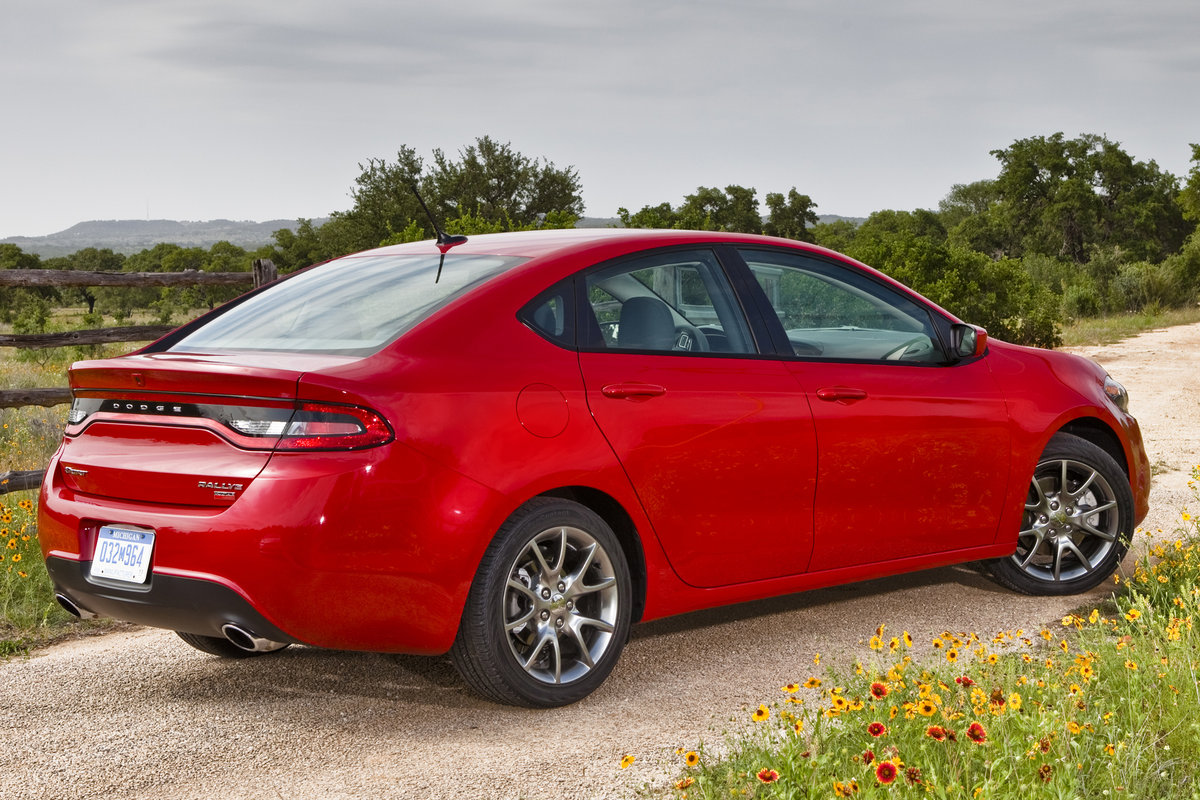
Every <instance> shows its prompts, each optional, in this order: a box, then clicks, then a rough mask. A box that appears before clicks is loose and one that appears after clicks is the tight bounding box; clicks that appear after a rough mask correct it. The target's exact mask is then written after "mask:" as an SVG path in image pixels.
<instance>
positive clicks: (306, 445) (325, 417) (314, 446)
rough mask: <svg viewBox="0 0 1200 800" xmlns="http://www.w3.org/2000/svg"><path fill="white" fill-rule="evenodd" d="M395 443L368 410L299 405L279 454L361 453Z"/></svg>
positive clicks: (376, 415) (280, 445) (388, 430)
mask: <svg viewBox="0 0 1200 800" xmlns="http://www.w3.org/2000/svg"><path fill="white" fill-rule="evenodd" d="M391 440H392V429H391V428H389V427H388V424H387V423H386V422H384V421H383V417H381V416H379V415H378V414H376V413H375V412H374V411H371V410H370V409H367V408H360V407H358V406H335V405H324V404H321V403H300V405H299V406H298V407H297V409H296V411H295V413H293V414H292V418H291V420H289V421H288V423H287V427H286V428H285V429H284V431H283V434H282V435H281V436H280V437H279V443H278V444H276V445H275V449H276V450H360V449H362V448H364V447H376V446H378V445H381V444H387V443H388V442H390V441H391Z"/></svg>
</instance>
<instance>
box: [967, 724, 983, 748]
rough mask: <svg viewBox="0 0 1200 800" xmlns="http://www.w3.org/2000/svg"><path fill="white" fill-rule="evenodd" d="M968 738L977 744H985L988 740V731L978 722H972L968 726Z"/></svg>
mask: <svg viewBox="0 0 1200 800" xmlns="http://www.w3.org/2000/svg"><path fill="white" fill-rule="evenodd" d="M967 738H968V739H970V740H971V741H972V742H974V743H975V744H983V743H984V742H986V741H987V731H986V730H984V728H983V726H982V725H980V724H979V723H978V722H972V723H971V726H970V727H969V728H967Z"/></svg>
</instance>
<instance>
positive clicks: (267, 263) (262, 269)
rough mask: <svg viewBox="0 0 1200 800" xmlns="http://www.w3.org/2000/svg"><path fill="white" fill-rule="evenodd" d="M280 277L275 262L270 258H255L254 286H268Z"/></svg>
mask: <svg viewBox="0 0 1200 800" xmlns="http://www.w3.org/2000/svg"><path fill="white" fill-rule="evenodd" d="M278 277H279V270H278V269H276V267H275V262H274V261H272V260H271V259H269V258H256V259H254V288H255V289H257V288H258V287H260V286H266V285H267V284H268V283H271V282H272V281H274V280H275V279H276V278H278Z"/></svg>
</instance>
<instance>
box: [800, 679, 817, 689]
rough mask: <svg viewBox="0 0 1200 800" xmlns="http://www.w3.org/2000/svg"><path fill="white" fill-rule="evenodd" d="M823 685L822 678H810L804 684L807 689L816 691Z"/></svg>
mask: <svg viewBox="0 0 1200 800" xmlns="http://www.w3.org/2000/svg"><path fill="white" fill-rule="evenodd" d="M820 685H821V679H820V678H809V679H808V680H806V681H805V682H804V688H805V689H816V688H818V687H819V686H820Z"/></svg>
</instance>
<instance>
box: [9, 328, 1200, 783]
mask: <svg viewBox="0 0 1200 800" xmlns="http://www.w3.org/2000/svg"><path fill="white" fill-rule="evenodd" d="M1078 352H1082V353H1083V354H1084V355H1088V356H1092V357H1094V358H1096V359H1097V360H1098V361H1100V362H1101V363H1102V364H1104V365H1105V366H1106V367H1107V368H1108V369H1109V371H1110V372H1111V373H1112V375H1113V376H1114V377H1115V378H1117V379H1118V380H1120V381H1122V382H1123V383H1125V385H1126V386H1127V387H1128V388H1129V390H1130V393H1131V395H1132V410H1133V411H1134V413H1135V414H1136V415H1137V416H1138V418H1139V420H1140V421H1141V424H1142V429H1143V434H1144V436H1145V439H1146V443H1147V446H1148V448H1149V451H1150V457H1151V462H1153V463H1154V464H1155V472H1156V474H1155V486H1154V490H1153V493H1152V498H1151V503H1152V507H1153V510H1152V512H1151V516H1150V518H1149V519H1147V520H1146V523H1145V524H1144V526H1143V527H1144V529H1145V530H1146V531H1148V532H1150V533H1151V534H1152V535H1156V534H1157V531H1158V529H1160V528H1161V529H1163V530H1164V531H1166V532H1167V533H1168V534H1169V533H1170V531H1171V530H1172V529H1173V528H1174V526H1175V524H1176V521H1177V519H1178V515H1179V512H1180V510H1181V509H1182V508H1183V507H1184V506H1185V505H1186V504H1187V502H1188V500H1189V499H1191V495H1190V492H1189V491H1188V489H1187V479H1188V471H1189V470H1190V468H1191V466H1192V464H1194V463H1196V462H1197V461H1198V460H1200V386H1198V385H1197V378H1196V373H1195V370H1194V367H1195V364H1196V357H1195V354H1196V353H1197V352H1200V325H1192V326H1184V327H1178V328H1171V329H1166V330H1160V331H1153V332H1149V333H1146V334H1143V335H1141V336H1138V337H1136V338H1134V339H1130V340H1127V341H1125V342H1123V343H1120V344H1115V345H1107V346H1103V347H1093V348H1086V349H1080V350H1079V351H1078ZM1139 541H1140V542H1141V543H1142V546H1143V547H1144V544H1145V542H1146V541H1147V538H1146V537H1139ZM1126 563H1127V566H1128V563H1129V562H1126ZM1102 594H1103V591H1100V592H1098V593H1097V594H1096V595H1094V596H1095V597H1099V596H1101V595H1102ZM1086 602H1091V599H1088V598H1083V599H1081V598H1079V597H1075V598H1067V599H1039V598H1029V597H1022V596H1017V595H1014V594H1011V593H1009V592H1007V591H1004V590H1002V589H1000V588H999V587H998V586H996V585H994V584H992V583H991V582H989V581H987V580H985V579H984V578H982V577H980V576H979V575H977V574H976V573H974V572H972V571H970V570H967V569H963V568H946V569H937V570H930V571H926V572H921V573H917V574H913V575H907V576H902V577H898V578H890V579H885V580H876V581H871V582H868V583H862V584H858V585H854V586H847V587H839V588H834V589H826V590H822V591H815V592H808V593H805V594H799V595H794V596H791V597H784V598H778V599H774V600H769V601H763V602H756V603H749V604H745V605H741V606H737V607H734V608H726V609H719V610H715V611H710V612H702V613H697V614H691V615H687V616H684V617H678V618H673V619H667V620H661V621H658V622H653V623H648V624H646V625H642V626H639V627H637V628H635V630H634V634H633V638H632V640H631V641H630V643H629V646H628V648H627V649H626V651H625V654H624V656H623V657H622V659H621V662H620V663H619V664H618V666H617V669H616V671H615V672H614V673H613V675H612V677H611V678H610V679H609V680H608V682H607V683H606V684H605V685H604V686H603V687H602V689H601V690H600V691H599V692H597V693H596V694H595V695H593V696H592V697H590V698H588V699H586V700H584V701H583V702H581V703H578V704H576V705H574V706H571V707H569V708H565V709H557V710H552V711H528V710H522V709H513V708H505V707H500V706H495V705H492V704H489V703H486V702H484V701H482V700H479V699H477V698H476V697H475V696H474V695H472V694H470V693H469V692H468V691H467V690H466V689H465V688H464V687H463V686H462V685H461V684H460V683H459V680H458V678H457V676H456V674H455V672H454V670H453V668H452V667H451V666H450V664H449V662H448V661H446V660H445V659H423V658H416V657H404V656H388V655H373V654H361V653H341V652H326V651H319V650H310V649H306V648H300V647H293V648H290V649H288V650H286V651H284V652H282V653H280V654H278V655H275V656H271V657H265V658H259V659H250V660H246V661H233V662H230V661H224V660H220V659H216V658H212V657H209V656H205V655H203V654H201V653H199V652H197V651H195V650H192V649H191V648H190V647H188V646H187V645H185V644H184V643H183V642H182V641H180V640H179V639H177V638H176V637H175V636H174V635H173V634H171V633H169V632H165V631H158V630H148V629H131V630H128V631H123V632H117V633H110V634H107V635H104V636H99V637H92V638H86V639H80V640H76V641H72V642H68V643H65V644H61V645H58V646H55V647H51V648H47V649H46V650H43V651H41V652H38V653H37V654H35V655H34V656H32V657H29V658H19V659H13V660H10V661H8V662H7V663H0V737H2V739H0V744H2V746H0V797H3V798H6V800H18V799H24V798H37V800H67V799H68V798H105V799H106V800H108V799H109V798H122V800H134V799H136V798H147V799H149V798H153V799H154V800H175V799H177V798H213V797H222V798H247V800H249V799H251V798H253V800H262V799H264V798H265V799H268V800H269V799H270V798H287V799H288V800H291V799H292V798H456V799H458V798H475V797H489V798H490V797H496V798H530V799H531V800H538V799H540V798H589V797H614V796H617V797H620V796H629V795H633V794H635V793H636V792H638V791H639V790H640V789H641V787H642V786H643V785H644V784H645V783H647V782H650V783H651V784H655V785H660V786H661V785H662V784H663V782H664V781H665V779H666V776H667V775H669V774H671V773H672V772H673V771H674V770H675V769H676V767H677V765H678V759H677V756H675V755H674V750H675V748H676V747H679V746H687V747H693V746H695V745H696V744H697V743H699V742H700V741H701V740H707V741H710V742H712V741H716V740H719V739H720V737H721V731H722V729H723V727H724V726H726V725H727V724H728V721H729V720H730V718H731V717H733V716H737V717H738V719H742V720H744V719H745V718H746V713H747V712H746V709H749V708H752V707H754V706H756V705H757V704H758V703H759V702H760V701H762V700H768V701H770V700H774V699H776V698H777V697H778V696H779V687H780V686H781V685H782V684H783V683H786V682H788V681H791V680H796V679H799V680H804V678H806V677H807V676H808V675H809V674H811V673H812V671H813V666H812V657H813V654H814V653H816V652H820V653H822V654H823V656H824V657H823V663H824V664H829V663H831V662H833V663H846V662H848V661H849V660H850V659H851V658H853V657H854V654H856V653H857V654H862V653H863V652H865V646H864V645H863V642H864V640H865V639H866V638H868V637H869V636H870V635H871V633H872V632H873V630H874V628H875V626H876V625H878V624H880V623H885V624H886V625H887V626H888V628H889V629H890V630H894V631H900V630H908V631H910V632H911V633H912V635H913V637H914V638H915V639H916V640H917V642H918V646H920V645H921V643H924V642H928V641H929V640H930V639H931V638H932V637H933V636H934V635H936V634H938V633H940V632H941V631H943V630H952V631H972V630H973V631H978V632H980V633H981V634H982V633H989V634H990V633H995V632H997V631H1001V630H1013V629H1016V628H1025V629H1027V630H1028V629H1034V630H1036V629H1039V628H1041V627H1042V626H1043V625H1045V624H1048V623H1051V622H1056V621H1057V620H1058V619H1059V618H1060V617H1061V616H1062V615H1063V614H1064V613H1066V612H1067V611H1069V610H1071V609H1074V608H1076V607H1078V606H1079V605H1080V604H1082V603H1086ZM625 753H631V754H633V755H635V756H636V757H637V761H636V763H635V764H634V765H633V766H632V767H630V768H629V769H627V770H619V769H618V762H619V760H620V758H621V756H622V755H623V754H625Z"/></svg>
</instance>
